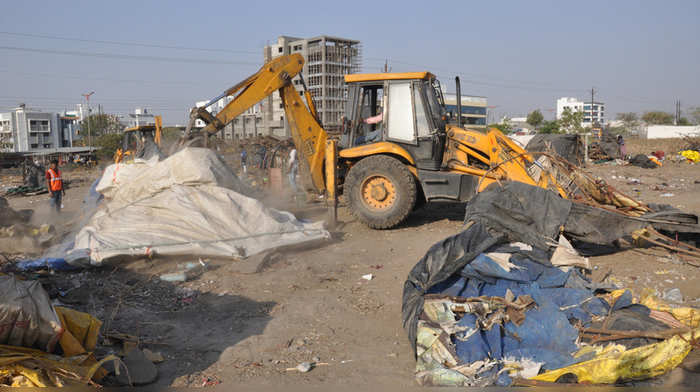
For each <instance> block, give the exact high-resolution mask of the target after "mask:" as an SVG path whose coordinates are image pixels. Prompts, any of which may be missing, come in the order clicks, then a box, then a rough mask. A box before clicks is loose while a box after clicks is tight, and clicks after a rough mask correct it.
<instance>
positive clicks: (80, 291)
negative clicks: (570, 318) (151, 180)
mask: <svg viewBox="0 0 700 392" xmlns="http://www.w3.org/2000/svg"><path fill="white" fill-rule="evenodd" d="M698 168H700V166H693V165H689V164H686V163H679V164H667V165H665V166H664V167H662V168H658V169H641V168H636V167H630V166H616V165H610V164H600V165H591V166H590V167H589V168H587V169H586V171H588V172H589V173H591V174H593V175H596V176H600V177H602V178H603V179H605V180H606V181H608V183H609V184H611V185H613V186H615V187H617V188H618V189H619V190H621V191H623V192H625V193H627V194H629V195H632V196H634V197H637V198H638V199H641V200H642V201H645V202H656V203H668V204H671V205H673V206H675V207H678V208H681V209H682V210H685V211H688V212H692V213H696V214H700V198H698V197H697V194H698V192H699V191H700V170H698ZM98 175H99V172H97V171H95V172H92V173H89V177H90V178H91V179H94V178H97V176H98ZM89 184H90V181H86V182H84V183H82V184H80V185H78V186H77V187H74V188H72V189H69V190H68V191H67V195H66V198H65V201H64V204H65V207H66V208H65V210H64V211H63V212H62V213H61V215H60V216H59V217H56V216H55V215H54V214H52V213H51V212H50V211H49V210H48V196H47V195H40V196H33V197H13V198H10V199H9V202H10V205H11V206H12V207H13V208H15V209H22V208H34V209H35V210H36V213H35V217H34V221H35V222H36V223H39V222H42V223H43V222H45V221H47V220H48V221H50V222H52V223H54V224H55V225H56V226H57V228H59V230H60V231H62V232H67V231H69V230H71V229H73V228H75V227H74V226H75V225H76V224H77V222H79V221H80V217H81V213H82V212H83V204H82V200H83V197H84V196H85V195H86V194H87V191H88V187H89ZM665 194H672V195H671V196H665ZM269 200H270V204H271V205H273V206H275V207H280V208H286V209H288V210H290V211H292V212H294V213H295V214H296V215H297V216H298V217H300V218H306V219H312V220H318V219H323V218H324V216H325V213H326V210H325V207H324V205H323V204H322V203H315V204H304V205H301V204H295V203H293V202H291V201H290V199H289V195H277V196H275V195H273V197H270V198H269ZM463 214H464V205H463V204H452V203H439V204H434V205H429V206H428V207H426V208H423V209H421V210H419V211H417V212H415V213H414V214H413V215H411V217H410V218H409V219H408V221H407V222H406V223H405V224H403V225H402V226H401V227H399V228H396V229H393V230H384V231H375V230H370V229H368V228H366V227H365V226H364V225H362V224H360V223H359V222H356V221H355V220H353V219H352V218H351V217H350V216H349V215H348V213H347V210H346V209H345V208H343V207H341V208H340V209H339V220H340V223H339V225H338V227H337V228H336V229H335V230H334V231H333V233H332V236H333V238H332V240H330V241H328V242H325V243H323V244H320V245H319V246H314V247H311V248H307V249H295V250H286V251H285V252H274V253H270V254H267V255H266V256H265V257H262V256H260V257H252V258H249V259H247V260H243V261H236V260H230V259H221V260H214V259H209V260H207V262H208V269H207V271H206V272H205V273H204V274H202V275H201V276H199V277H198V278H196V279H194V280H192V281H189V282H185V283H168V282H162V281H160V280H159V279H158V275H159V274H161V273H165V272H172V271H175V270H176V269H177V268H178V263H183V262H187V261H196V260H197V258H191V259H178V260H175V259H168V260H165V259H159V258H156V259H154V260H139V261H135V262H133V263H130V264H128V265H123V266H121V267H119V268H101V269H93V270H86V271H81V272H77V273H56V274H41V275H36V277H37V278H39V279H41V280H42V282H43V283H44V285H45V287H46V288H47V289H48V291H49V293H50V294H51V296H52V297H53V298H56V300H57V301H58V302H61V303H64V304H66V305H68V306H73V307H75V308H78V309H80V310H83V311H87V312H90V313H92V314H93V315H95V316H97V317H98V318H100V319H101V320H102V321H103V322H104V326H103V334H104V333H105V332H121V333H126V334H130V335H137V336H139V337H140V338H141V347H144V348H149V349H150V350H152V351H158V352H161V353H162V354H163V355H164V357H165V361H163V362H162V363H160V364H158V365H157V367H158V371H159V378H158V380H157V382H156V384H157V385H172V386H206V385H217V384H222V385H232V384H236V385H239V384H251V385H285V384H289V383H295V384H300V385H359V386H363V385H366V386H377V385H387V386H388V385H391V386H403V387H408V386H415V382H414V375H413V372H414V366H415V362H414V359H413V353H412V351H411V348H410V345H409V342H408V340H407V338H406V334H405V332H404V330H403V329H402V326H401V295H402V291H403V283H404V280H405V279H406V276H407V274H408V272H409V270H410V269H411V268H412V267H413V266H414V265H415V263H416V262H417V261H418V260H419V259H420V258H421V257H422V256H423V255H424V254H425V252H426V251H427V250H428V248H429V247H430V246H431V245H433V244H434V243H435V242H437V241H440V240H442V239H444V238H446V237H448V236H450V235H453V234H456V233H458V232H459V231H460V229H461V226H462V219H463ZM591 262H592V265H593V266H594V267H595V270H594V271H593V278H594V279H597V278H601V277H603V276H604V275H605V274H610V276H612V277H614V278H615V279H618V281H619V283H620V284H622V285H623V286H627V287H630V288H633V289H642V288H652V289H656V290H658V291H659V292H660V293H663V291H664V290H666V289H669V288H679V289H680V290H681V292H682V294H683V297H684V303H685V304H687V305H691V306H698V305H700V302H699V301H700V285H698V284H697V281H698V278H700V269H699V268H696V267H691V266H688V265H685V264H683V263H682V261H680V260H679V259H678V258H677V257H675V256H673V255H671V254H669V252H667V251H665V250H662V249H656V248H652V249H643V250H625V251H623V252H621V253H617V254H613V255H607V256H600V257H593V258H591ZM366 274H372V279H371V280H366V279H363V278H362V276H363V275H366ZM106 343H110V342H103V344H102V345H101V346H100V351H99V354H100V355H102V354H106V353H108V352H118V351H119V349H120V347H119V345H114V344H113V345H108V344H106ZM111 343H114V341H113V340H112V341H111ZM304 361H311V362H317V363H319V365H318V366H317V367H316V368H314V369H313V370H311V371H310V372H308V373H300V372H297V371H288V370H287V368H294V367H296V366H297V365H298V364H299V363H300V362H304ZM694 377H695V376H694V373H690V372H687V371H684V370H682V369H678V370H676V371H674V372H672V374H670V375H668V376H666V377H665V379H664V380H665V381H667V382H668V383H671V384H686V385H688V384H689V385H697V378H694ZM107 382H109V380H107ZM659 382H660V381H659Z"/></svg>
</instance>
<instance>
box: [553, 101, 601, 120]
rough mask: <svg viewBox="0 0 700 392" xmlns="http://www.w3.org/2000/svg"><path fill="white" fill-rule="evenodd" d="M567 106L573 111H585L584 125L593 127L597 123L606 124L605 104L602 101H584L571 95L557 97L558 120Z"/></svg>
mask: <svg viewBox="0 0 700 392" xmlns="http://www.w3.org/2000/svg"><path fill="white" fill-rule="evenodd" d="M567 108H568V109H569V110H571V111H572V112H583V121H581V126H582V127H591V126H593V125H594V124H596V123H598V124H599V125H604V124H605V104H603V103H602V102H592V103H591V102H590V101H588V102H584V101H579V100H578V99H576V98H571V97H563V98H559V99H557V120H560V119H561V115H562V113H564V110H566V109H567Z"/></svg>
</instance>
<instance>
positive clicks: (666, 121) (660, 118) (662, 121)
mask: <svg viewBox="0 0 700 392" xmlns="http://www.w3.org/2000/svg"><path fill="white" fill-rule="evenodd" d="M642 120H643V121H644V122H646V123H647V124H654V125H672V124H673V115H672V114H671V113H666V112H662V111H658V110H655V111H650V112H645V113H644V115H643V116H642Z"/></svg>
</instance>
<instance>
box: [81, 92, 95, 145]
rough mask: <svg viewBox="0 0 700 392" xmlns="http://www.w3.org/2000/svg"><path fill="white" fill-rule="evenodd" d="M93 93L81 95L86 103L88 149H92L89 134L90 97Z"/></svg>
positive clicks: (90, 135)
mask: <svg viewBox="0 0 700 392" xmlns="http://www.w3.org/2000/svg"><path fill="white" fill-rule="evenodd" d="M94 93H95V92H94V91H91V92H89V93H87V94H81V95H82V96H83V97H85V101H87V127H88V147H92V134H91V133H90V96H91V95H92V94H94Z"/></svg>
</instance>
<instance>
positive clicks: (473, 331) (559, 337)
mask: <svg viewBox="0 0 700 392" xmlns="http://www.w3.org/2000/svg"><path fill="white" fill-rule="evenodd" d="M509 262H510V264H511V266H510V270H506V269H505V268H503V267H501V265H499V264H498V263H496V262H495V261H494V260H493V259H491V258H490V257H489V256H487V255H486V254H483V253H482V254H480V255H478V256H477V257H476V258H474V260H473V261H472V262H471V263H469V264H467V265H466V266H465V267H464V268H463V269H462V270H461V271H459V272H458V273H457V274H455V275H454V276H453V277H451V278H450V279H448V280H446V281H444V282H442V283H441V284H438V285H435V286H434V287H432V288H431V289H430V290H429V293H434V294H438V293H439V294H446V295H450V296H460V297H466V298H471V297H479V296H487V297H505V296H506V292H507V291H508V290H510V291H511V292H512V293H513V295H514V296H515V297H519V296H522V295H529V296H530V297H532V299H533V300H534V301H535V303H536V306H535V307H534V308H532V309H529V310H527V311H526V313H525V319H524V321H523V322H522V324H520V325H516V324H514V323H513V322H512V321H507V322H505V323H504V324H503V326H500V325H498V324H495V325H493V326H491V328H490V329H488V330H483V329H481V328H480V324H479V322H478V319H477V315H475V314H472V313H467V314H465V315H464V316H463V317H462V318H461V319H460V320H459V322H458V325H459V326H460V327H465V329H467V330H466V331H463V332H458V333H457V334H455V335H454V337H453V343H454V344H455V349H456V352H457V355H458V357H459V359H460V360H461V361H463V362H464V363H472V362H474V361H478V360H499V359H505V358H509V359H515V360H520V359H525V358H527V359H532V360H533V361H535V362H539V363H542V368H543V369H558V368H561V367H564V366H568V365H571V364H573V363H576V362H577V359H575V358H574V357H573V355H572V354H573V353H574V352H575V351H577V350H578V347H577V345H576V339H577V338H578V330H577V329H576V328H575V327H574V326H573V325H572V321H580V322H581V323H583V324H584V325H586V324H589V323H590V322H591V318H592V316H602V315H605V314H607V313H608V311H609V306H608V305H607V303H606V302H605V301H603V300H602V299H600V298H598V297H596V296H595V295H594V291H593V289H589V288H584V287H583V286H585V283H590V282H588V281H587V280H586V279H585V278H584V277H583V276H582V275H581V274H579V273H578V271H576V270H575V269H574V268H559V267H553V266H545V265H543V264H540V263H537V262H534V261H532V260H529V259H527V258H525V257H522V256H521V255H512V256H511V257H510V260H509ZM573 275H575V279H571V276H573ZM570 281H571V282H572V284H571V286H573V287H568V286H569V284H568V283H569V282H570ZM581 281H583V283H582V282H581ZM620 300H622V303H621V304H620V305H621V306H626V305H629V304H628V303H627V302H628V301H627V300H626V298H625V299H624V300H623V298H621V299H620ZM630 303H631V302H630ZM578 360H581V359H578ZM498 383H499V384H504V385H507V384H508V383H509V379H508V377H500V378H499V381H498Z"/></svg>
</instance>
